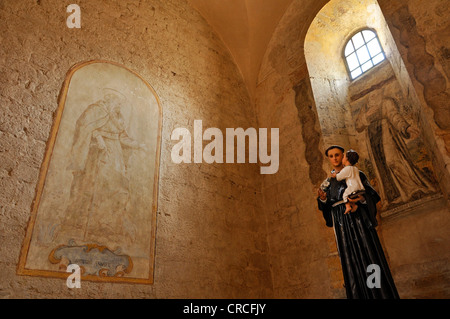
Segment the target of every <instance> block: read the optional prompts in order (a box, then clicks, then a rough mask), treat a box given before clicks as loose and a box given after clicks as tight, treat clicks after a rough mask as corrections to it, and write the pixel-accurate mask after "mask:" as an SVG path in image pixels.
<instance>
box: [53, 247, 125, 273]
mask: <svg viewBox="0 0 450 319" xmlns="http://www.w3.org/2000/svg"><path fill="white" fill-rule="evenodd" d="M48 260H49V261H50V262H51V263H52V264H55V265H58V268H59V269H60V270H63V271H65V270H66V269H67V267H68V266H69V265H72V264H76V265H78V266H80V269H81V274H82V275H93V276H99V277H123V276H124V275H126V274H129V273H130V272H131V271H132V269H133V262H132V260H131V257H130V256H126V255H120V250H119V251H115V252H114V251H111V250H110V249H109V248H107V247H105V246H99V245H97V244H88V245H77V244H76V243H75V242H73V241H71V242H70V243H69V244H68V245H61V246H59V247H57V248H55V249H53V250H52V252H51V253H50V255H49V256H48Z"/></svg>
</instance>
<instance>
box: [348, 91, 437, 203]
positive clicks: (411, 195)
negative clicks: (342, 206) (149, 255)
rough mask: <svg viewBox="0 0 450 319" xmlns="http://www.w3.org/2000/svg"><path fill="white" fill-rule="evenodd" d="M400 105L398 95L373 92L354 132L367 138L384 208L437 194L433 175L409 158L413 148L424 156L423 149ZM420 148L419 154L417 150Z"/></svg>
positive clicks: (416, 160) (357, 121)
mask: <svg viewBox="0 0 450 319" xmlns="http://www.w3.org/2000/svg"><path fill="white" fill-rule="evenodd" d="M402 101H403V99H402V97H401V95H400V94H398V93H397V94H382V92H376V93H374V94H373V96H369V97H368V98H367V99H366V103H365V104H364V105H363V106H362V108H361V109H360V111H359V113H358V116H357V117H356V130H357V131H358V132H360V133H362V132H365V134H366V137H367V145H368V149H369V153H370V154H371V157H372V158H373V164H374V166H375V167H376V169H377V172H378V174H377V175H378V178H379V180H380V181H381V183H380V185H379V187H380V193H381V194H382V196H383V197H384V198H385V199H386V201H385V206H386V207H388V206H390V207H393V206H398V205H401V204H403V203H409V202H411V201H414V200H418V199H421V198H423V197H426V196H429V195H432V194H436V193H437V192H438V187H437V182H436V179H435V177H434V174H433V172H432V171H430V170H428V171H427V170H423V169H421V168H420V167H419V165H418V161H419V160H422V158H417V157H415V156H414V155H413V154H412V153H413V152H412V148H414V150H415V151H416V153H418V152H419V151H422V153H424V151H423V149H424V147H423V145H421V143H418V142H421V141H420V130H419V128H418V127H417V126H416V125H413V123H412V121H411V120H410V119H407V117H406V116H405V110H402V107H401V106H402ZM412 142H416V143H412ZM409 144H410V145H413V146H412V147H411V146H409ZM419 147H421V148H422V150H418V149H417V148H419Z"/></svg>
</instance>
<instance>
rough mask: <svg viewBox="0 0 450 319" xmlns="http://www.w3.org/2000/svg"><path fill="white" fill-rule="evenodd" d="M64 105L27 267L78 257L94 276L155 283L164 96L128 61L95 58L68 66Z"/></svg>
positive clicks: (55, 266) (49, 269) (51, 270)
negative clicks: (161, 98) (128, 66)
mask: <svg viewBox="0 0 450 319" xmlns="http://www.w3.org/2000/svg"><path fill="white" fill-rule="evenodd" d="M59 110H60V111H61V113H60V118H57V119H56V124H57V125H55V127H54V130H53V134H52V138H51V144H50V146H51V147H49V152H50V153H48V154H47V156H46V159H45V162H44V165H43V169H42V172H41V179H42V180H43V181H45V183H40V187H42V189H38V192H37V198H36V204H35V206H34V209H33V214H34V215H33V217H32V221H31V222H30V226H29V229H28V232H29V236H27V237H29V239H28V241H26V242H25V244H24V248H23V251H22V257H21V262H20V263H19V265H20V270H19V273H23V274H30V275H44V276H47V275H48V276H53V275H56V276H57V277H59V275H60V272H61V270H64V269H65V267H66V266H68V264H73V263H76V264H79V266H80V267H82V270H83V271H84V274H85V275H87V276H89V277H88V279H89V280H97V279H98V280H108V281H117V280H118V278H119V277H120V278H119V279H120V280H122V281H125V282H126V281H127V280H128V279H130V281H131V282H142V283H151V282H152V279H153V277H152V276H153V264H154V242H155V229H156V206H157V205H156V203H157V191H158V175H159V153H160V131H161V117H162V114H161V108H160V105H159V101H158V98H157V96H156V94H155V93H154V91H153V89H152V88H151V87H150V86H149V85H148V84H147V83H146V82H145V81H144V80H142V78H140V77H139V76H138V75H137V74H135V73H133V72H132V71H129V70H128V69H126V68H124V67H121V66H119V65H116V64H113V63H106V62H88V63H86V64H82V65H79V66H78V67H76V68H74V69H73V70H72V71H71V72H70V73H69V75H68V80H67V81H66V83H65V90H63V96H62V99H61V104H60V109H59ZM52 143H53V144H52ZM58 272H59V273H58ZM120 280H119V281H120Z"/></svg>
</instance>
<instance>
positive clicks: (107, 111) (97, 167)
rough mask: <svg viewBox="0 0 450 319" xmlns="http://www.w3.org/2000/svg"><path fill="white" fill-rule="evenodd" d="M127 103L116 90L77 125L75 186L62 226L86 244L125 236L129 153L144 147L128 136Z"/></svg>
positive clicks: (72, 166) (72, 165)
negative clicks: (124, 116) (105, 237)
mask: <svg viewBox="0 0 450 319" xmlns="http://www.w3.org/2000/svg"><path fill="white" fill-rule="evenodd" d="M124 102H125V98H124V97H123V96H121V94H120V93H119V92H117V91H114V90H112V89H107V90H105V95H104V99H103V100H101V101H98V102H96V103H94V104H92V105H89V106H88V107H87V109H86V110H85V111H84V112H83V113H82V115H81V116H80V117H79V119H78V120H77V122H76V128H75V135H74V140H73V146H72V152H71V159H70V165H69V166H68V167H67V169H68V170H70V171H72V174H73V181H72V186H71V191H70V199H69V203H68V206H67V209H66V212H65V220H64V223H63V225H64V226H63V227H64V228H65V229H66V231H70V233H73V232H76V234H77V237H78V238H80V236H81V239H82V240H84V241H89V240H95V238H97V237H98V236H111V239H112V238H116V239H117V236H119V235H124V228H123V223H124V222H125V220H126V216H125V215H126V206H127V203H128V201H129V179H128V177H127V167H126V162H127V158H128V157H129V155H130V153H129V151H130V150H133V149H134V150H137V149H142V150H145V149H146V147H145V145H144V144H139V143H138V142H137V141H135V140H133V139H132V138H130V137H129V136H128V134H127V131H126V128H125V124H124V119H123V116H122V113H121V107H122V105H123V103H124Z"/></svg>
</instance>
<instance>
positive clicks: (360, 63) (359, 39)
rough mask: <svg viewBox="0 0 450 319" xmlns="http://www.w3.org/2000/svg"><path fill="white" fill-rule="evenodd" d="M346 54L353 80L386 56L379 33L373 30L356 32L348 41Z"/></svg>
mask: <svg viewBox="0 0 450 319" xmlns="http://www.w3.org/2000/svg"><path fill="white" fill-rule="evenodd" d="M344 54H345V60H346V62H347V67H348V71H349V72H350V76H351V78H352V80H354V79H356V78H357V77H358V76H360V75H361V74H363V73H364V72H367V71H368V70H370V69H371V68H373V67H374V66H375V65H377V64H379V63H380V62H382V61H384V59H385V58H386V57H385V55H384V52H383V49H382V48H381V45H380V41H379V40H378V37H377V35H376V34H375V32H373V31H371V30H363V31H361V32H358V33H357V34H355V35H354V36H353V37H352V38H351V39H350V40H349V41H348V42H347V45H346V46H345V51H344Z"/></svg>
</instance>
